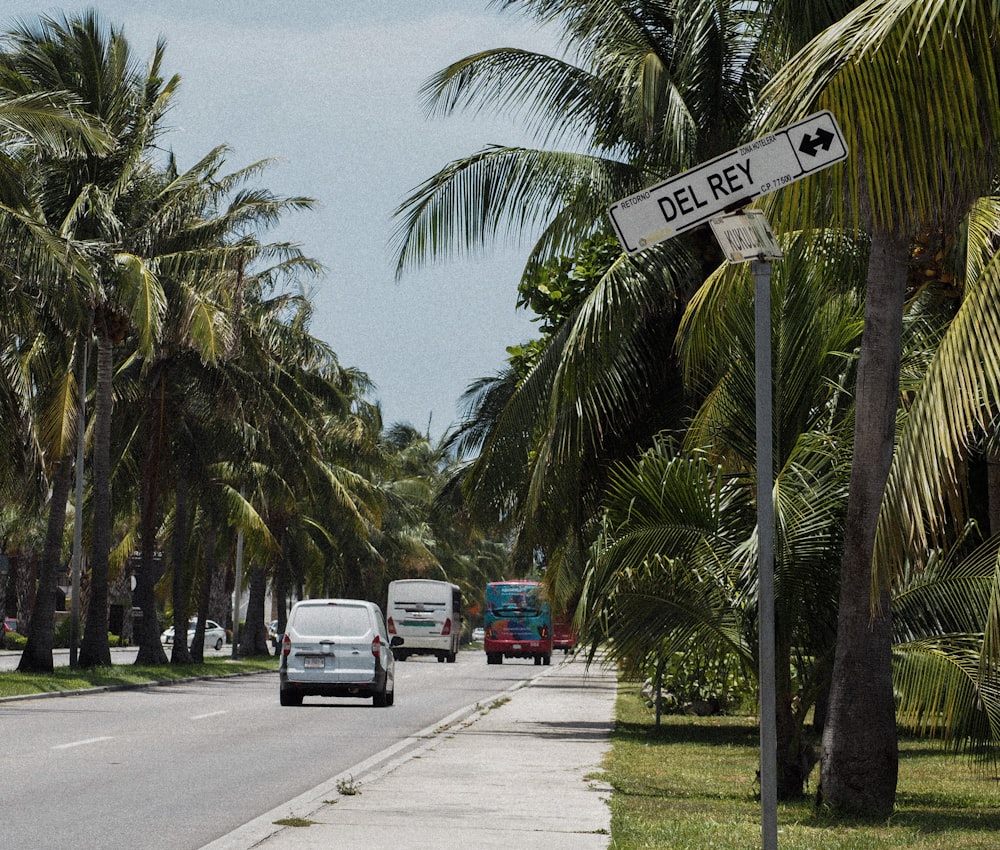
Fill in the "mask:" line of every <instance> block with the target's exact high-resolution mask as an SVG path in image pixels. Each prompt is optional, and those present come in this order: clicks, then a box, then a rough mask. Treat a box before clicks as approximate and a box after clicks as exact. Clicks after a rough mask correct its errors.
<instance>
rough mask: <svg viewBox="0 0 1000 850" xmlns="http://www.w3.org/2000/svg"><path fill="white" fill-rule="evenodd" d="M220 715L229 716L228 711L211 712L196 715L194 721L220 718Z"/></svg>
mask: <svg viewBox="0 0 1000 850" xmlns="http://www.w3.org/2000/svg"><path fill="white" fill-rule="evenodd" d="M220 714H229V712H228V711H210V712H209V713H208V714H196V715H195V716H194V717H192V718H191V719H192V720H204V719H205V718H206V717H218V716H219V715H220Z"/></svg>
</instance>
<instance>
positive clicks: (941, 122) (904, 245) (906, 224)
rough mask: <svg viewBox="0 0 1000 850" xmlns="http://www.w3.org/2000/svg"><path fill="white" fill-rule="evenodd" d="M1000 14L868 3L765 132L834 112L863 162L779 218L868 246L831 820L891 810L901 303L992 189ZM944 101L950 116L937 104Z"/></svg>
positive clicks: (802, 190) (826, 772)
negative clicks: (892, 531) (887, 527)
mask: <svg viewBox="0 0 1000 850" xmlns="http://www.w3.org/2000/svg"><path fill="white" fill-rule="evenodd" d="M995 12H996V8H995V4H993V3H992V2H985V0H984V2H972V3H966V2H941V3H936V4H932V5H931V6H928V5H927V4H926V3H921V2H914V1H913V0H909V1H907V0H884V2H876V3H868V4H865V5H864V6H863V7H859V8H858V9H857V10H856V11H855V12H854V13H851V14H849V15H847V16H846V17H845V18H844V19H843V20H842V21H840V22H839V23H838V24H837V25H835V26H833V27H831V28H829V29H828V30H827V31H825V32H824V33H822V34H821V35H820V36H818V37H817V38H816V39H815V40H814V41H812V42H811V43H810V44H809V45H807V46H806V47H805V48H804V49H803V50H802V51H801V52H800V53H799V54H797V55H796V56H795V57H794V58H793V59H792V60H791V61H790V62H789V63H788V64H787V65H786V66H785V67H784V68H783V69H782V70H781V72H780V73H779V74H778V75H777V76H776V77H775V79H774V80H773V81H772V84H771V86H770V88H769V90H768V92H766V95H767V97H768V100H769V103H770V104H771V106H770V108H769V110H768V113H767V115H766V118H765V120H764V123H763V125H762V126H765V127H769V126H770V127H777V126H780V125H783V124H784V123H786V122H787V120H788V119H789V118H790V117H791V116H793V115H795V116H801V115H805V114H808V113H809V112H810V111H813V110H814V109H815V108H816V107H818V106H820V105H822V107H824V108H829V109H830V110H831V111H832V112H833V113H834V114H835V115H837V116H838V118H839V120H841V121H842V122H843V124H844V125H845V134H846V139H847V144H848V147H849V149H850V150H851V157H850V158H849V159H848V161H847V162H846V164H845V167H843V168H838V169H835V170H833V173H832V174H830V175H828V177H827V178H821V179H816V180H810V181H804V182H807V185H802V186H798V187H796V188H795V189H793V190H792V191H789V192H786V193H784V195H783V196H782V197H781V198H780V199H778V200H777V204H778V205H780V206H779V208H778V209H777V210H776V211H775V215H776V216H778V217H779V220H780V221H782V222H788V223H789V224H794V225H795V226H811V225H813V224H815V222H816V216H819V215H822V216H824V218H825V219H826V220H827V221H831V222H833V223H834V224H835V226H842V227H847V228H850V227H858V228H860V229H862V230H863V231H864V232H867V233H868V234H870V235H871V239H872V247H871V253H870V257H871V259H870V263H869V269H868V281H867V289H866V301H865V303H866V309H865V330H864V334H863V336H862V342H861V349H860V358H859V363H858V386H857V402H856V409H857V413H856V427H855V436H854V466H853V472H852V477H851V486H850V495H849V499H848V508H847V526H846V528H847V534H846V536H845V541H844V555H843V561H842V573H841V598H840V606H839V612H840V613H839V618H840V620H839V624H838V640H837V656H836V660H835V665H834V674H833V687H832V693H831V702H830V712H829V716H828V721H827V726H826V730H825V734H824V742H823V762H822V764H823V767H822V789H823V798H824V801H825V802H826V803H827V804H828V805H829V806H830V807H831V808H832V809H833V810H835V811H843V812H848V813H851V812H856V813H864V814H873V815H876V816H883V815H885V814H888V813H889V812H891V811H892V808H893V805H894V801H895V789H896V776H897V759H896V734H895V729H896V725H895V724H896V718H895V703H894V693H893V688H892V666H891V644H892V627H891V619H890V614H889V609H890V604H889V595H890V583H889V580H888V573H887V572H886V571H884V570H882V569H881V568H877V567H876V564H875V562H874V555H875V553H876V543H877V530H878V524H879V512H880V507H881V505H882V504H883V496H884V493H885V486H886V481H887V479H888V476H889V473H890V469H891V465H892V457H893V446H894V433H895V428H894V426H895V417H896V410H897V406H898V398H899V366H900V351H901V342H900V340H901V335H902V316H903V302H904V297H905V293H906V287H907V281H908V266H909V263H910V258H911V243H912V241H913V239H914V238H915V237H916V236H919V235H920V234H923V233H926V232H928V231H934V230H937V229H938V228H942V229H943V230H944V231H945V232H952V231H953V230H954V229H955V228H956V226H957V225H958V224H959V223H960V222H961V221H962V220H963V219H965V218H966V217H967V216H968V214H969V212H970V210H971V209H972V206H973V204H974V203H975V201H976V200H977V199H978V198H979V197H981V196H984V195H988V194H989V193H990V192H991V191H992V188H993V186H994V184H995V179H996V173H997V169H996V162H997V151H998V141H997V139H998V131H1000V109H998V102H997V99H996V98H995V97H993V96H992V93H991V92H989V91H987V90H984V89H983V87H982V86H981V81H982V80H984V79H994V78H995V77H996V74H997V60H998V56H997V52H996V45H995V39H993V37H992V34H993V32H994V28H995V27H994V24H995ZM931 45H934V47H935V49H929V48H930V46H931ZM939 46H940V47H941V48H942V49H940V50H939V49H936V48H937V47H939ZM900 69H906V73H905V74H900V73H899V71H900ZM945 90H946V91H948V92H949V93H950V96H949V98H947V103H945V102H944V101H941V100H939V99H936V98H934V97H932V96H930V93H932V92H940V91H945ZM887 150H888V151H893V152H894V155H893V156H886V155H885V151H887ZM911 483H913V484H916V483H917V482H911Z"/></svg>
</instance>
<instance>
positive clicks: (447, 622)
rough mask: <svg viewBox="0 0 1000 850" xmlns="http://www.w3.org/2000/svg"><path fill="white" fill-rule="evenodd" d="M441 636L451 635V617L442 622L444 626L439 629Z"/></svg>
mask: <svg viewBox="0 0 1000 850" xmlns="http://www.w3.org/2000/svg"><path fill="white" fill-rule="evenodd" d="M441 634H442V635H450V634H451V617H448V618H447V619H446V620H445V621H444V625H443V626H442V627H441Z"/></svg>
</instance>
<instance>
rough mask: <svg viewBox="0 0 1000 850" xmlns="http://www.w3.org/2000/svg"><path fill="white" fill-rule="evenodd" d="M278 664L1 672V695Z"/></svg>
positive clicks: (257, 661) (264, 659)
mask: <svg viewBox="0 0 1000 850" xmlns="http://www.w3.org/2000/svg"><path fill="white" fill-rule="evenodd" d="M277 667H278V662H277V659H275V658H273V657H271V656H260V657H258V658H246V659H240V660H238V661H233V660H232V659H229V658H213V659H210V660H207V661H205V663H204V664H184V665H174V664H164V665H163V666H156V667H136V666H135V665H134V664H116V665H114V666H113V667H97V668H94V669H92V670H79V669H75V670H71V669H70V668H69V667H57V668H56V669H55V671H54V672H52V673H49V674H45V675H41V674H35V673H32V674H28V673H16V672H0V697H12V696H22V695H25V694H42V693H56V692H59V691H74V690H80V689H84V688H113V687H122V686H127V685H132V686H134V685H143V684H154V683H156V682H176V681H180V680H182V679H192V678H204V677H206V676H229V675H233V674H237V673H258V672H260V671H262V670H276V669H277Z"/></svg>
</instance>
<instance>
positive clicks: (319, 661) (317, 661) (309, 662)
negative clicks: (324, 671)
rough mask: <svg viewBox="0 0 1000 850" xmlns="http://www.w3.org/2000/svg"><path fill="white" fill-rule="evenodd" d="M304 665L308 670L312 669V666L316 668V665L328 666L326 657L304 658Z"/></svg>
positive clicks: (320, 666)
mask: <svg viewBox="0 0 1000 850" xmlns="http://www.w3.org/2000/svg"><path fill="white" fill-rule="evenodd" d="M302 666H303V667H305V668H306V669H307V670H308V669H311V668H315V667H319V668H322V667H325V666H326V659H325V658H303V659H302Z"/></svg>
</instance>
